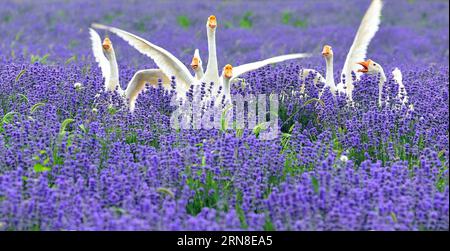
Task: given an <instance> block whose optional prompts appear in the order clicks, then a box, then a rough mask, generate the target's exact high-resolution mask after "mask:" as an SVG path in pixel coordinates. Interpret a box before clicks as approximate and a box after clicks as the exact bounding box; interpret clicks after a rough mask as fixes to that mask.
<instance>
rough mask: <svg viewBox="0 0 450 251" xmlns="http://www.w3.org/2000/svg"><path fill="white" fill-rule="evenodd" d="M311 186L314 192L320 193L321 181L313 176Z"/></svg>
mask: <svg viewBox="0 0 450 251" xmlns="http://www.w3.org/2000/svg"><path fill="white" fill-rule="evenodd" d="M311 184H312V186H313V189H314V192H315V193H319V181H318V180H317V178H316V177H314V176H311Z"/></svg>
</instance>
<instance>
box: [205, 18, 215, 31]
mask: <svg viewBox="0 0 450 251" xmlns="http://www.w3.org/2000/svg"><path fill="white" fill-rule="evenodd" d="M206 26H207V27H208V28H209V29H211V30H215V29H216V27H217V19H216V16H214V15H211V16H209V17H208V21H207V22H206Z"/></svg>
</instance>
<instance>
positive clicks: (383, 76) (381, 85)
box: [378, 68, 386, 107]
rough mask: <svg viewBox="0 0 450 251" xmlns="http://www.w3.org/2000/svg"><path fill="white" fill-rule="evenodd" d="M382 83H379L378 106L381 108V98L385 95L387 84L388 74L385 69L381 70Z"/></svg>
mask: <svg viewBox="0 0 450 251" xmlns="http://www.w3.org/2000/svg"><path fill="white" fill-rule="evenodd" d="M379 73H380V82H379V83H378V106H379V107H381V96H382V95H383V85H384V83H386V74H384V70H383V68H381V69H380V72H379Z"/></svg>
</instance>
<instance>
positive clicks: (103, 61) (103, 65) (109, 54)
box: [89, 29, 171, 112]
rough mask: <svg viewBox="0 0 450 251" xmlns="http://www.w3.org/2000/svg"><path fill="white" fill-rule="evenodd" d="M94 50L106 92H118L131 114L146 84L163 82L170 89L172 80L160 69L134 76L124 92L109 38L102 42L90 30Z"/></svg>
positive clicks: (93, 31) (145, 71)
mask: <svg viewBox="0 0 450 251" xmlns="http://www.w3.org/2000/svg"><path fill="white" fill-rule="evenodd" d="M89 33H90V36H91V41H92V50H93V52H94V57H95V60H96V62H98V64H99V66H100V69H101V71H102V75H103V77H104V78H105V89H106V91H115V90H116V89H117V91H118V92H119V94H120V95H121V96H122V97H124V98H125V99H126V100H127V104H128V106H129V109H130V111H131V112H133V111H134V108H135V103H136V99H137V97H138V96H139V94H140V93H141V92H142V91H143V90H144V88H145V84H146V83H150V84H152V85H154V86H156V85H158V81H159V80H161V82H162V86H163V87H164V88H165V89H170V88H171V87H170V84H171V80H170V79H169V78H168V77H167V76H166V75H165V74H164V73H163V72H162V71H161V70H160V69H147V70H141V71H138V72H136V73H135V74H134V76H133V77H132V79H131V80H130V82H129V83H128V86H127V88H126V89H125V90H123V89H122V88H121V87H120V85H119V70H118V66H117V60H116V55H115V52H114V48H113V45H112V43H111V40H110V39H109V38H105V39H104V41H103V43H102V42H101V39H100V35H99V34H98V33H97V32H96V31H95V30H93V29H90V30H89Z"/></svg>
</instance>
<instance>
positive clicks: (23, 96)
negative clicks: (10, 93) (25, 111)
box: [17, 93, 28, 103]
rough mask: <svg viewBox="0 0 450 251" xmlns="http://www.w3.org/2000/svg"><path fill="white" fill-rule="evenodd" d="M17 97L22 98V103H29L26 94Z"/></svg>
mask: <svg viewBox="0 0 450 251" xmlns="http://www.w3.org/2000/svg"><path fill="white" fill-rule="evenodd" d="M17 96H19V97H20V100H21V101H23V102H25V103H28V97H27V96H25V95H24V94H21V93H19V94H17Z"/></svg>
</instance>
